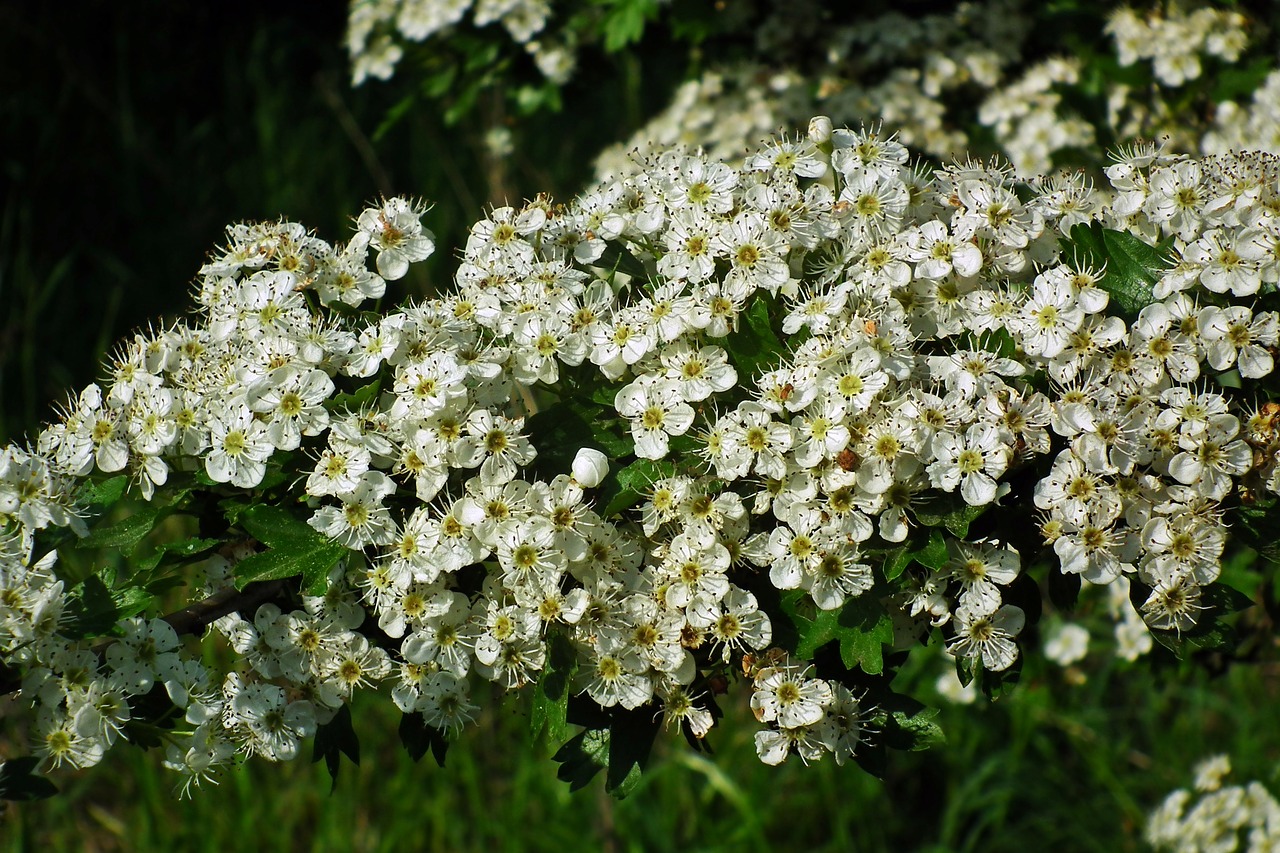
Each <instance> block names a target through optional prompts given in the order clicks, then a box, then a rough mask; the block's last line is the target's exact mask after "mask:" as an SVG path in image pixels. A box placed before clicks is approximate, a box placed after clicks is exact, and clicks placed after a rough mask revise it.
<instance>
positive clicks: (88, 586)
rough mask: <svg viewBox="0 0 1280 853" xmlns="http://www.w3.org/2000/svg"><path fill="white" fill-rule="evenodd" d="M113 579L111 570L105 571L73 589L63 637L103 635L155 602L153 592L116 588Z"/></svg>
mask: <svg viewBox="0 0 1280 853" xmlns="http://www.w3.org/2000/svg"><path fill="white" fill-rule="evenodd" d="M112 580H113V578H112V577H111V576H110V574H109V570H103V571H101V572H99V573H98V574H95V575H90V576H89V577H87V578H85V579H84V580H83V581H81V582H80V583H78V584H76V586H75V587H73V588H72V589H71V591H70V593H69V595H68V597H67V604H66V609H65V610H64V612H63V620H64V622H63V624H62V626H61V628H60V631H61V633H62V634H63V636H65V637H67V638H68V639H73V640H79V639H83V638H85V637H97V636H102V635H103V634H106V633H107V632H108V631H110V630H111V629H112V628H113V627H115V624H116V623H117V622H119V621H120V620H121V619H127V618H129V617H130V616H136V615H138V614H139V613H141V612H143V611H144V610H146V609H147V608H148V607H150V606H151V605H152V604H153V603H154V602H155V596H154V595H152V594H151V593H150V592H148V591H147V590H144V589H140V588H138V587H131V586H127V587H124V588H122V589H118V590H113V589H112V588H111V586H112V583H111V581H112Z"/></svg>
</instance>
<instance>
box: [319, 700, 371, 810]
mask: <svg viewBox="0 0 1280 853" xmlns="http://www.w3.org/2000/svg"><path fill="white" fill-rule="evenodd" d="M344 755H345V756H346V757H347V758H349V759H351V763H352V764H354V765H356V766H357V767H358V766H360V739H359V738H358V737H356V730H355V728H354V727H353V726H352V725H351V706H350V705H343V706H342V707H341V708H339V709H338V713H336V714H334V715H333V719H331V720H330V721H329V722H327V723H325V724H324V725H322V726H318V727H317V728H316V735H315V743H314V747H313V751H312V753H311V761H312V763H313V764H314V763H315V762H317V761H319V760H320V759H322V758H323V759H324V763H325V767H326V768H327V769H328V771H329V780H330V782H331V783H332V784H331V787H330V788H329V792H330V793H332V792H333V791H334V789H335V788H337V787H338V771H339V770H341V769H342V756H344Z"/></svg>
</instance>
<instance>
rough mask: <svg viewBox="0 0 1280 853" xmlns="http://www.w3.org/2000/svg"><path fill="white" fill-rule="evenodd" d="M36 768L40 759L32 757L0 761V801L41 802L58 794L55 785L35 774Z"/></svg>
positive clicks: (26, 756)
mask: <svg viewBox="0 0 1280 853" xmlns="http://www.w3.org/2000/svg"><path fill="white" fill-rule="evenodd" d="M38 766H40V759H39V758H37V757H36V756H34V755H24V756H22V757H20V758H11V759H9V760H8V761H0V800H12V801H14V802H26V801H30V800H43V799H47V798H48V797H52V796H53V795H54V794H56V793H58V787H57V786H56V785H54V784H53V783H52V782H50V781H49V780H48V779H46V778H44V777H43V776H41V775H39V774H38V773H36V768H37V767H38Z"/></svg>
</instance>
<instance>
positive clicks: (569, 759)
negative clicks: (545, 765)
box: [551, 728, 609, 791]
mask: <svg viewBox="0 0 1280 853" xmlns="http://www.w3.org/2000/svg"><path fill="white" fill-rule="evenodd" d="M551 760H552V761H554V762H556V763H557V764H559V765H560V767H559V769H557V770H556V778H557V779H559V780H560V781H561V782H568V783H569V790H570V791H578V790H581V789H582V788H585V787H586V786H587V785H588V784H589V783H590V782H591V780H592V779H594V778H595V775H596V774H597V773H599V772H600V771H601V770H604V769H605V768H606V767H608V766H609V729H608V728H601V729H584V730H583V731H581V732H579V733H578V734H576V735H574V736H573V737H572V738H570V739H569V741H568V743H566V744H565V745H564V746H562V747H560V749H558V750H557V751H556V754H555V755H553V756H552V757H551Z"/></svg>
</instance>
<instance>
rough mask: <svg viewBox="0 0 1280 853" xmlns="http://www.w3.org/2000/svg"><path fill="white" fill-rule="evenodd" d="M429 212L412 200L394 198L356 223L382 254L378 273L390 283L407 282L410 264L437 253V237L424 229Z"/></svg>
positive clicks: (380, 254)
mask: <svg viewBox="0 0 1280 853" xmlns="http://www.w3.org/2000/svg"><path fill="white" fill-rule="evenodd" d="M424 213H426V208H425V207H422V206H420V205H418V204H415V203H413V202H411V201H409V200H408V199H403V198H390V199H387V200H386V201H384V202H383V203H382V206H381V207H371V208H368V209H367V210H365V211H364V212H363V213H361V214H360V216H359V218H358V219H357V220H356V228H357V229H358V233H359V234H360V235H363V236H364V237H365V238H366V239H367V240H368V242H369V245H370V246H372V247H373V248H374V249H377V250H378V258H377V266H378V273H379V274H380V275H381V276H382V277H383V278H385V279H387V280H389V281H394V280H395V279H398V278H403V277H404V275H405V273H407V272H408V271H409V264H411V263H416V262H418V261H422V260H425V259H426V258H428V257H430V256H431V253H432V252H434V251H435V249H436V244H435V237H434V235H432V233H431V232H430V231H427V230H425V229H424V228H423V227H422V222H421V217H422V214H424Z"/></svg>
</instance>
